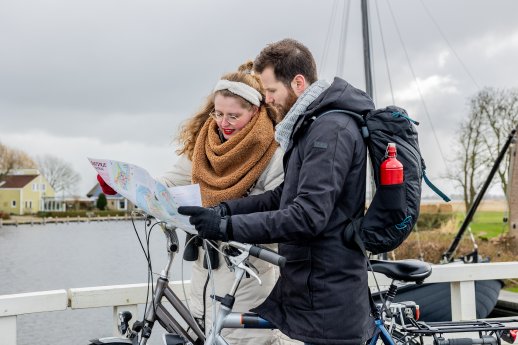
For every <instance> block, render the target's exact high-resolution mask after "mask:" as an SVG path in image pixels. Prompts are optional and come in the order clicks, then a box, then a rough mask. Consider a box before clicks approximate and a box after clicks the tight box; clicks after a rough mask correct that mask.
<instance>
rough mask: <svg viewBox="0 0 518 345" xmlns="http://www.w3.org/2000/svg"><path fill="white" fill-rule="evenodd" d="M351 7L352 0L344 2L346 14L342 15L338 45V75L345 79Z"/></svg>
mask: <svg viewBox="0 0 518 345" xmlns="http://www.w3.org/2000/svg"><path fill="white" fill-rule="evenodd" d="M350 8H351V0H347V4H346V3H344V15H343V17H342V30H341V32H340V42H339V45H338V62H337V66H336V75H337V76H339V77H342V78H344V79H345V75H344V68H345V48H346V46H347V26H348V25H349V10H350Z"/></svg>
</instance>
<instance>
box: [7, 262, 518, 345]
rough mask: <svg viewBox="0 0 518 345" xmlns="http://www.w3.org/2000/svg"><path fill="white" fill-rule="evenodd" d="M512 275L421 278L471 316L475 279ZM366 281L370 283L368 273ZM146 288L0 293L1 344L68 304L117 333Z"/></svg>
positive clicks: (459, 314)
mask: <svg viewBox="0 0 518 345" xmlns="http://www.w3.org/2000/svg"><path fill="white" fill-rule="evenodd" d="M512 278H518V262H499V263H483V264H466V265H463V264H459V265H457V264H449V265H434V266H433V272H432V275H431V276H430V277H429V278H427V279H426V281H425V282H427V283H443V282H450V284H451V296H452V298H451V306H452V317H453V320H472V319H475V318H476V310H475V305H476V303H475V280H489V279H512ZM377 280H378V284H380V285H389V284H390V280H389V279H387V278H386V277H385V276H382V275H377ZM184 283H185V289H186V291H189V285H188V284H189V283H190V282H189V281H186V282H184ZM369 285H371V286H374V281H373V279H372V278H371V277H370V278H369ZM170 286H171V287H172V289H173V291H174V292H175V293H176V294H177V295H178V296H179V297H180V298H181V297H182V296H183V290H182V282H171V283H170ZM146 292H147V285H146V284H134V285H115V286H100V287H88V288H76V289H68V290H53V291H42V292H33V293H23V294H14V295H4V296H0V334H1V335H2V345H16V318H17V316H18V315H22V314H30V313H40V312H48V311H58V310H65V309H68V308H70V309H84V308H97V307H113V325H114V334H117V320H118V317H117V315H118V312H119V309H123V310H129V311H131V312H132V313H134V312H136V309H137V305H138V304H143V303H145V301H146ZM134 314H136V313H134Z"/></svg>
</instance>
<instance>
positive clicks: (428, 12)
mask: <svg viewBox="0 0 518 345" xmlns="http://www.w3.org/2000/svg"><path fill="white" fill-rule="evenodd" d="M421 4H422V5H423V8H424V10H425V12H426V14H428V16H429V17H430V19H431V20H432V23H433V24H434V25H435V28H436V29H437V31H439V33H440V34H441V36H442V38H443V39H444V41H445V42H446V44H447V45H448V47H449V48H450V49H451V51H452V52H453V55H455V57H456V58H457V60H459V62H460V65H461V66H462V68H463V69H464V72H466V74H467V75H468V77H469V78H470V79H471V81H472V82H473V84H475V87H476V88H477V90H479V89H480V86H479V85H478V83H477V81H476V80H475V78H474V77H473V75H472V74H471V73H470V71H469V70H468V68H467V67H466V65H465V64H464V62H463V61H462V59H461V58H460V57H459V55H458V54H457V52H456V51H455V49H453V46H452V45H451V44H450V42H449V40H448V38H446V35H445V34H444V32H443V31H442V30H441V27H440V26H439V24H437V21H436V20H435V18H434V17H433V16H432V13H431V12H430V11H429V10H428V8H427V7H426V5H425V4H424V2H423V0H421Z"/></svg>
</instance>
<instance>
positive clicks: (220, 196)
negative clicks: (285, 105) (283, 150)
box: [192, 107, 278, 206]
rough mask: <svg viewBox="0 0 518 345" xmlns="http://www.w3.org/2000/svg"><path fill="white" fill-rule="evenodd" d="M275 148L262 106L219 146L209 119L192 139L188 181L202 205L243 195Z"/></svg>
mask: <svg viewBox="0 0 518 345" xmlns="http://www.w3.org/2000/svg"><path fill="white" fill-rule="evenodd" d="M277 147H278V144H277V142H276V141H275V140H274V127H273V123H272V120H271V119H270V118H269V117H268V115H267V114H266V110H265V109H264V107H263V108H261V109H260V112H259V113H258V114H257V115H256V116H254V117H253V118H252V120H251V121H250V122H249V123H248V124H247V125H246V126H245V127H243V128H242V129H241V130H240V131H239V132H237V133H236V134H235V135H234V136H232V137H231V138H230V139H228V140H227V141H225V142H223V143H222V142H221V139H220V137H219V135H218V126H217V124H216V121H214V120H213V119H212V118H209V119H208V120H207V121H206V122H205V124H204V125H203V127H202V128H201V131H200V134H199V135H198V137H197V138H196V143H195V145H194V151H193V156H192V182H193V183H199V184H200V189H201V198H202V203H203V206H214V205H217V204H219V203H220V202H222V201H225V200H231V199H236V198H240V197H242V196H245V195H246V194H247V193H248V191H249V189H250V188H251V187H252V186H253V185H254V184H255V182H256V181H257V179H258V178H259V176H260V175H261V174H262V172H263V171H264V169H266V167H267V166H268V163H269V162H270V159H271V158H272V157H273V154H274V152H275V150H276V149H277Z"/></svg>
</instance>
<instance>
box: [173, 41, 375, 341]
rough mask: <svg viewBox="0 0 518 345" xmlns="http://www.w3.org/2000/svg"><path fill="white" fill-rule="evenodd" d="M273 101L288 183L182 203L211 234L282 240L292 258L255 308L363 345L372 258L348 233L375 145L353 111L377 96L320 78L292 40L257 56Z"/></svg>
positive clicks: (306, 335) (286, 325)
mask: <svg viewBox="0 0 518 345" xmlns="http://www.w3.org/2000/svg"><path fill="white" fill-rule="evenodd" d="M254 69H255V71H256V72H257V73H259V75H260V78H261V81H262V82H263V85H264V88H265V91H266V101H267V102H268V103H270V104H274V105H276V106H278V107H280V108H282V109H285V110H288V109H289V111H288V113H287V114H286V116H285V117H284V119H283V120H282V121H281V122H280V123H279V124H278V125H277V127H276V139H277V141H278V142H279V143H280V145H281V146H282V147H283V149H285V156H284V172H285V179H284V182H283V183H282V184H281V185H280V186H278V187H277V188H276V189H274V190H273V191H269V192H266V193H264V194H261V195H256V196H249V197H246V198H241V199H236V200H231V201H228V202H225V203H222V204H220V205H219V206H218V207H216V208H214V209H205V208H200V207H180V208H179V212H180V213H182V214H185V215H190V216H191V218H190V221H191V223H192V224H194V225H195V227H196V229H197V230H198V231H199V234H200V236H201V237H204V238H208V239H217V240H223V241H228V240H230V239H234V240H236V241H240V242H248V243H275V242H278V243H279V254H281V255H283V256H284V257H286V259H287V262H286V265H285V267H284V268H282V269H281V275H280V278H279V280H278V281H277V284H276V285H275V287H274V289H273V290H272V292H271V294H270V296H269V297H268V298H267V299H266V301H265V302H264V303H263V304H261V305H260V306H259V307H257V308H255V309H254V310H253V311H254V312H257V313H258V314H259V315H261V316H262V317H263V318H265V319H267V320H269V321H271V322H272V323H273V324H275V325H276V326H277V327H278V328H279V329H280V330H281V331H282V332H283V333H285V334H287V335H288V336H290V337H291V338H294V339H298V340H302V341H304V342H305V343H306V344H351V345H352V344H354V345H358V344H360V343H362V342H363V341H364V340H365V338H366V333H367V332H366V331H365V330H366V329H368V328H369V327H368V326H367V325H368V322H369V320H368V314H369V297H368V287H367V268H366V259H365V258H364V256H363V254H362V253H361V252H360V250H358V249H357V248H356V247H355V246H354V244H352V243H346V241H344V240H343V231H344V229H345V227H346V225H347V224H348V223H349V222H350V220H351V219H352V218H355V217H357V216H359V215H361V214H363V210H364V205H365V180H366V176H365V171H366V147H365V144H364V142H363V139H362V136H361V134H360V131H359V128H358V126H357V125H356V123H355V121H354V120H353V118H351V117H350V116H347V115H344V114H343V113H339V112H336V111H334V110H338V109H340V110H350V111H354V112H356V113H366V112H368V111H369V110H371V109H373V108H374V104H373V103H372V101H371V99H370V98H369V97H368V96H367V95H366V94H365V93H364V92H363V91H360V90H358V89H356V88H354V87H353V86H351V85H350V84H348V83H347V82H346V81H344V80H342V79H339V78H335V80H334V81H333V83H332V84H331V85H329V84H327V83H326V82H324V81H318V80H317V73H316V64H315V61H314V59H313V56H312V54H311V52H310V51H309V50H308V49H307V48H306V47H305V46H304V45H302V44H301V43H299V42H297V41H295V40H292V39H284V40H282V41H279V42H276V43H273V44H270V45H268V46H267V47H266V48H264V49H263V50H262V51H261V53H260V54H259V55H258V57H257V58H256V60H255V62H254Z"/></svg>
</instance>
